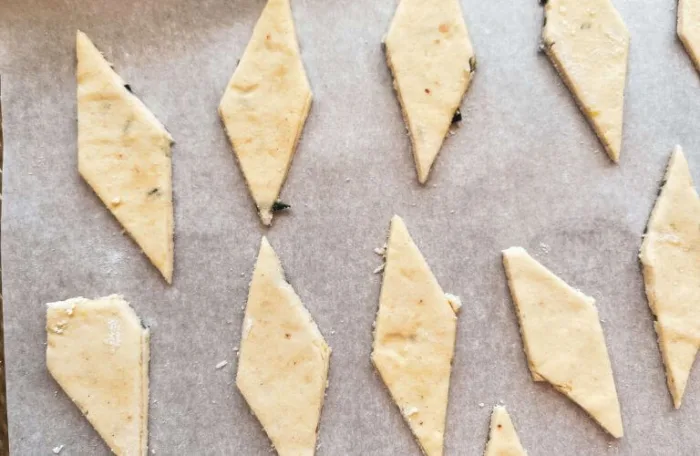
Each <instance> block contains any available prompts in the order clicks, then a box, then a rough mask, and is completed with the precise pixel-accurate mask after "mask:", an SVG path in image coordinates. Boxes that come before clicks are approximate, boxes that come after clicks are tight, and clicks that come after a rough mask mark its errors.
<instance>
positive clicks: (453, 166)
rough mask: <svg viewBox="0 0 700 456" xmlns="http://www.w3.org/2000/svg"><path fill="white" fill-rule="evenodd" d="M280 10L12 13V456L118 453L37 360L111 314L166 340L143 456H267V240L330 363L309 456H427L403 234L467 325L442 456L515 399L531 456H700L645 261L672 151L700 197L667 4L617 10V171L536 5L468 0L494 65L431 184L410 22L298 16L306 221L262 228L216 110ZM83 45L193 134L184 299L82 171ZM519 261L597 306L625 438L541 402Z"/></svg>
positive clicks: (155, 374) (105, 4)
mask: <svg viewBox="0 0 700 456" xmlns="http://www.w3.org/2000/svg"><path fill="white" fill-rule="evenodd" d="M264 4H265V3H264V1H263V0H237V1H235V2H234V1H230V0H204V1H200V2H192V1H186V0H163V1H161V2H157V3H156V2H143V1H136V0H123V1H121V2H114V1H107V0H96V1H94V2H78V1H77V0H64V1H62V2H56V1H49V0H2V1H0V75H1V77H2V109H3V121H4V127H3V133H4V139H5V169H4V176H3V181H4V182H3V187H4V192H3V211H2V212H3V220H2V262H3V264H2V272H3V286H4V289H3V298H4V301H5V309H4V310H5V330H6V355H7V359H6V362H7V382H8V395H7V396H8V402H9V410H10V416H9V421H10V424H9V430H10V438H11V444H12V454H13V455H14V454H17V455H32V456H33V455H35V454H36V455H44V454H51V449H52V448H54V447H57V446H58V445H65V447H64V449H63V450H62V452H61V455H60V456H83V455H91V456H92V455H94V456H107V455H108V454H109V453H108V450H107V448H106V446H105V445H104V444H103V443H102V440H101V439H100V437H99V436H98V435H97V433H96V432H95V431H94V430H93V429H92V428H91V426H90V424H89V423H88V422H87V421H86V420H85V419H84V418H83V417H82V416H81V414H80V411H79V410H78V409H77V407H75V406H74V405H73V404H72V403H71V401H70V399H68V398H67V397H66V396H65V395H63V394H61V393H59V394H57V395H54V392H55V391H57V390H59V387H58V385H57V384H56V383H55V382H54V381H53V380H51V377H50V375H49V373H48V372H47V371H46V367H45V362H44V353H45V347H44V345H43V342H45V336H44V334H45V332H44V323H45V312H46V309H45V307H44V304H45V303H47V302H54V301H61V300H65V299H68V298H71V297H74V296H107V295H110V294H112V293H121V294H123V295H124V296H125V298H126V299H127V300H128V301H129V302H130V303H131V304H132V306H133V308H134V310H135V312H136V313H137V314H138V315H139V316H140V317H141V318H142V319H143V321H144V323H145V324H147V325H149V327H150V334H151V345H150V353H151V363H150V375H149V376H150V383H149V386H150V406H149V451H150V450H151V449H153V450H156V455H173V454H174V455H191V454H203V453H206V454H207V455H212V456H219V455H221V456H227V455H232V454H235V455H256V456H257V455H265V454H269V453H268V451H269V447H270V441H269V439H268V438H267V437H266V436H265V433H264V431H263V429H262V426H261V425H260V423H259V422H258V420H257V419H256V418H255V417H254V416H253V415H252V414H251V413H250V409H249V407H248V406H247V405H246V403H245V401H244V399H243V397H242V396H241V394H240V393H239V392H238V391H237V389H236V387H235V372H236V370H237V358H236V351H235V349H236V348H237V347H238V348H240V340H241V328H242V326H243V315H244V310H243V309H242V306H244V305H245V303H246V298H247V295H248V285H249V283H250V280H251V271H253V267H254V264H255V259H256V256H257V253H258V248H259V245H260V239H261V237H262V236H263V235H265V236H267V237H268V239H269V240H270V244H271V245H273V246H274V248H275V251H276V253H277V254H278V256H279V258H281V259H282V262H283V263H284V270H285V271H286V272H287V274H288V276H287V279H288V280H289V283H290V284H291V285H292V287H293V288H294V289H295V290H296V292H297V294H298V295H299V298H300V299H301V301H302V302H303V303H304V305H305V307H306V308H307V309H308V310H309V313H310V314H311V315H313V318H314V320H315V322H316V323H317V325H318V327H319V329H320V330H321V331H322V333H323V335H324V338H325V339H326V341H327V342H328V345H329V346H331V347H333V356H332V363H331V368H330V371H329V388H328V390H327V396H326V398H325V400H324V406H323V412H322V415H321V426H320V428H319V436H318V442H317V443H318V444H319V445H320V446H319V447H318V451H317V455H318V456H335V455H349V456H360V455H361V456H385V455H387V454H396V455H402V456H404V455H405V456H419V455H420V450H419V447H418V445H416V443H415V441H414V439H413V437H412V435H411V432H410V430H409V429H408V426H406V424H405V423H404V422H403V418H402V416H401V413H400V412H399V410H397V408H396V406H395V405H394V403H393V402H392V399H391V396H390V395H389V394H388V393H387V391H386V387H385V386H384V385H383V384H382V381H381V379H380V377H379V375H378V373H377V371H376V369H374V367H373V366H372V364H371V362H370V353H371V350H372V323H373V322H374V320H375V317H376V312H377V303H378V301H379V292H380V286H381V279H382V277H381V274H373V273H372V271H374V270H375V268H377V267H378V266H379V265H380V264H381V263H382V261H383V260H382V258H381V257H380V256H378V255H376V254H375V253H374V252H373V249H375V248H377V247H381V246H382V245H383V244H384V242H385V241H386V232H387V224H388V222H389V220H390V218H391V216H392V215H393V214H400V215H401V217H402V218H403V219H404V221H405V222H406V225H407V226H408V227H409V229H410V233H411V237H412V238H413V239H414V241H415V243H416V244H417V245H418V246H419V247H420V250H421V252H422V254H423V256H424V257H425V258H426V259H427V260H428V262H429V264H430V267H431V269H432V272H433V273H434V275H435V277H437V278H438V279H439V281H440V286H441V287H442V289H443V290H445V291H449V292H451V293H453V294H455V295H457V296H459V297H460V298H461V299H462V302H463V303H464V305H463V307H462V309H461V310H460V315H459V320H458V322H457V332H456V343H455V355H454V364H453V366H452V375H451V381H450V390H449V405H448V407H447V417H446V421H445V425H446V428H445V452H444V453H445V455H446V456H469V455H478V454H482V453H483V451H484V445H485V442H486V441H487V439H488V430H489V429H488V422H489V417H490V414H491V407H492V406H493V405H494V404H498V403H499V401H500V400H503V402H504V404H505V405H506V406H507V408H508V412H509V413H510V414H511V416H512V417H513V419H514V420H515V424H516V426H517V432H518V435H519V436H520V438H521V439H522V442H523V445H524V446H525V447H526V448H527V450H528V454H531V455H535V456H537V455H539V456H549V455H576V456H600V455H615V456H657V455H663V456H665V455H694V454H700V435H698V432H697V431H698V429H700V376H699V375H697V372H694V373H691V379H695V380H694V381H689V382H688V386H687V389H686V391H685V395H684V399H683V407H681V408H680V409H679V410H673V405H672V403H671V401H670V400H669V395H668V389H667V387H666V380H665V375H664V367H663V363H662V361H661V355H660V353H659V349H658V345H657V343H656V334H655V332H654V328H653V325H652V324H651V321H652V316H651V312H650V310H649V306H648V304H647V300H646V297H645V294H644V285H643V281H642V274H641V271H640V266H639V261H638V259H637V252H638V250H639V245H640V243H641V236H642V233H643V231H644V227H645V225H646V222H647V218H648V217H649V213H650V211H651V209H652V207H653V205H654V201H655V200H656V194H657V190H658V185H659V182H660V181H661V179H662V177H663V175H664V171H665V169H666V165H667V162H668V157H669V152H670V151H671V149H672V148H673V146H674V145H676V144H680V145H681V146H682V147H683V150H684V151H685V156H686V158H687V160H688V163H689V168H690V170H691V172H692V174H693V179H694V181H695V182H696V183H697V182H700V129H699V128H698V126H697V122H694V121H693V119H699V118H700V78H698V74H697V71H696V70H695V68H694V67H693V63H692V61H691V60H690V59H689V58H688V55H687V54H686V53H685V51H684V49H683V46H682V44H681V43H680V42H679V41H678V38H677V35H676V31H675V26H676V5H675V2H672V1H671V2H670V1H668V0H647V1H644V2H640V1H638V0H637V1H634V0H614V4H615V8H616V9H617V10H618V11H619V13H620V16H621V17H622V18H623V19H624V21H625V24H626V25H627V27H628V29H629V32H630V37H631V43H632V44H631V46H630V56H629V72H628V77H627V84H626V87H625V105H624V111H625V112H624V119H625V121H624V132H623V136H624V138H623V144H624V152H623V153H622V155H621V157H620V162H619V164H618V165H613V164H612V163H611V161H610V159H609V158H608V157H607V156H606V155H605V154H604V153H603V152H602V149H601V146H600V144H599V142H598V139H597V138H596V136H595V133H594V132H593V131H592V129H591V128H590V127H589V126H588V125H587V124H586V120H585V118H584V116H582V115H581V114H580V112H579V111H578V108H577V107H576V103H575V102H574V100H573V98H572V97H571V95H570V93H569V92H568V90H567V89H566V87H565V86H564V84H563V83H562V82H561V79H560V78H559V77H558V76H557V73H556V70H555V69H554V68H553V67H552V64H551V63H550V62H549V60H548V59H547V57H546V56H545V55H543V54H541V53H539V52H538V43H539V40H540V37H541V30H542V19H543V11H542V8H541V7H540V6H539V5H538V2H537V1H534V0H527V1H511V2H495V1H492V2H488V1H483V0H462V1H461V6H462V10H463V12H464V17H465V19H466V21H467V22H468V25H469V36H470V39H471V41H472V43H473V46H474V49H476V50H477V53H478V58H479V62H478V69H477V71H476V73H475V77H474V78H473V80H472V82H471V84H470V87H469V92H468V95H467V101H466V102H465V103H464V104H463V107H464V109H463V110H462V117H463V120H462V126H461V127H460V128H459V130H458V132H457V134H455V135H453V136H448V137H447V138H446V139H445V142H444V144H443V146H442V151H441V153H440V158H439V159H438V160H437V161H436V162H435V164H434V166H433V169H432V171H431V176H430V180H429V181H428V184H427V185H426V186H420V185H419V184H418V182H417V180H416V175H415V166H414V163H413V158H412V157H411V154H410V153H408V151H409V150H410V138H409V137H408V136H407V135H406V132H405V127H404V124H403V121H402V118H401V108H400V106H399V103H398V102H397V100H396V95H395V93H394V92H393V90H392V85H391V84H392V79H391V74H390V72H389V69H388V68H387V65H386V59H385V56H384V54H383V53H382V50H381V46H380V43H381V41H382V37H383V35H384V34H385V33H386V31H387V30H388V28H389V24H390V21H391V18H392V16H393V15H394V12H395V10H396V3H395V2H394V1H392V0H389V1H376V0H335V1H332V2H329V1H322V0H292V2H291V5H292V12H293V15H294V20H295V24H296V32H297V37H298V40H299V45H300V49H301V58H302V60H303V62H304V68H305V69H306V73H307V76H308V79H309V85H310V87H312V88H313V93H314V102H313V107H312V109H311V111H310V113H309V117H308V120H307V122H306V125H305V127H304V130H303V133H302V135H301V138H300V139H299V143H298V148H297V151H296V154H295V157H294V164H293V166H292V167H291V168H290V171H289V175H288V177H287V180H286V183H285V186H284V190H283V192H282V195H283V201H284V202H285V203H289V204H291V205H292V207H291V208H290V209H289V210H288V211H286V213H283V212H280V213H278V214H275V221H274V224H273V226H272V227H271V228H269V229H268V228H265V227H263V226H262V225H261V224H260V221H259V218H258V216H257V215H256V208H255V205H254V203H253V201H252V199H251V198H250V195H249V193H248V190H247V188H246V185H245V179H244V178H243V175H242V173H241V171H240V168H239V166H238V165H237V164H236V159H235V157H234V156H233V154H232V152H231V145H230V143H229V141H228V138H227V137H226V132H225V130H224V128H223V126H222V124H221V120H220V118H219V115H218V113H217V107H218V104H219V101H220V100H221V97H222V95H223V91H224V89H225V87H226V84H227V83H228V81H229V80H230V78H231V74H232V72H233V69H234V68H235V66H236V61H237V60H238V59H239V58H241V56H242V55H243V51H244V49H245V46H246V44H247V43H248V41H249V40H250V37H251V34H252V31H253V27H254V25H255V23H256V21H257V20H258V18H259V17H260V13H261V12H262V9H263V7H264ZM76 29H80V30H82V31H84V32H85V33H86V34H88V36H90V38H91V39H92V40H93V41H94V42H95V44H96V45H98V47H99V48H100V50H101V51H103V52H104V53H105V54H106V55H107V56H108V57H109V60H110V61H111V62H113V63H114V65H115V68H116V69H117V71H118V72H119V74H120V76H121V77H122V78H123V79H124V80H125V81H127V82H128V83H129V84H130V86H131V88H132V90H133V91H134V94H135V95H136V96H137V97H139V99H141V100H142V101H143V103H144V104H145V105H146V106H148V108H149V110H150V111H151V112H153V114H154V115H155V116H156V118H158V120H160V121H161V122H162V123H163V125H164V126H165V127H166V128H167V130H168V131H169V132H170V133H171V134H172V136H173V138H175V141H176V142H175V143H174V144H173V146H172V165H173V180H172V182H173V198H174V215H175V220H174V227H175V263H174V264H175V270H174V273H173V285H172V286H168V285H167V284H166V283H165V281H164V280H163V279H162V278H161V277H160V273H159V272H158V270H157V269H156V268H154V267H153V266H152V265H151V264H150V262H149V260H148V258H146V257H145V256H144V255H143V254H141V253H140V252H139V249H138V247H137V246H136V244H135V243H134V242H132V241H130V240H129V239H128V238H125V237H124V235H122V234H121V229H122V228H121V226H120V225H119V223H118V222H117V221H116V220H115V219H114V217H113V216H112V215H111V214H110V213H109V211H107V210H106V209H105V208H104V205H103V204H102V202H101V201H100V200H99V198H98V197H97V196H95V195H94V193H93V192H92V190H90V188H89V187H88V185H87V184H85V182H83V181H82V180H81V179H80V177H79V175H78V172H77V153H76V151H77V146H76V140H77V136H76V118H75V113H76V105H75V104H76V92H75V90H76V88H75V44H74V42H75V33H76ZM513 245H519V246H522V247H523V248H525V249H527V251H528V252H530V254H531V255H532V256H533V257H534V258H535V259H537V261H539V262H541V263H542V264H545V265H547V268H549V269H550V270H552V271H555V272H556V273H557V275H559V276H560V277H565V278H567V279H568V280H569V281H570V282H571V283H575V285H576V286H577V287H579V288H581V290H584V291H585V292H586V293H587V294H589V295H591V296H592V297H593V298H595V300H596V307H597V308H598V312H599V314H600V318H601V323H602V326H603V331H604V332H605V335H606V345H607V348H608V353H609V355H610V362H611V364H612V368H613V371H614V373H615V380H616V384H617V387H618V395H619V400H620V404H621V406H622V414H623V416H622V419H623V422H624V424H625V436H624V438H622V439H619V440H615V439H613V438H611V437H608V435H607V434H606V433H605V431H603V430H602V429H601V428H600V426H598V425H597V424H596V423H595V422H594V421H593V420H592V419H590V418H589V417H588V416H587V415H586V413H585V412H584V411H583V410H581V409H580V408H579V407H578V406H576V405H575V404H573V403H571V401H569V400H568V399H567V398H566V397H564V396H563V395H561V394H559V393H558V392H557V391H555V390H554V388H552V387H551V386H549V385H540V384H538V383H535V382H533V381H532V379H531V376H530V373H529V371H528V367H527V361H526V358H525V356H524V355H523V352H522V341H521V339H520V334H519V329H518V321H517V316H516V314H515V312H514V311H513V303H512V302H511V299H510V296H509V292H508V286H507V283H506V279H505V276H504V272H503V266H502V264H501V253H500V252H501V251H502V250H503V249H506V248H508V247H510V246H513ZM224 360H226V361H227V362H228V364H227V365H225V366H223V367H221V368H220V369H217V368H216V365H217V364H219V363H221V362H222V361H224ZM480 403H483V404H485V405H484V407H479V404H480ZM608 445H610V448H609V447H608ZM202 449H205V450H206V451H202Z"/></svg>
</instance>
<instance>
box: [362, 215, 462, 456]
mask: <svg viewBox="0 0 700 456" xmlns="http://www.w3.org/2000/svg"><path fill="white" fill-rule="evenodd" d="M456 330H457V316H456V314H455V310H453V307H452V305H451V304H450V302H449V300H448V298H447V296H446V295H445V293H444V292H443V291H442V289H441V288H440V285H439V284H438V282H437V280H436V279H435V276H433V273H432V272H431V271H430V268H429V267H428V264H427V263H426V262H425V259H424V258H423V255H422V254H421V253H420V251H419V250H418V247H416V245H415V244H414V243H413V240H412V239H411V236H410V235H409V234H408V230H407V229H406V225H404V222H403V220H401V218H400V217H398V216H396V215H395V216H394V217H393V218H392V219H391V227H390V229H389V240H388V242H387V249H386V267H385V268H384V281H383V284H382V291H381V294H380V297H379V311H378V312H377V321H376V325H375V330H374V347H373V351H372V362H373V363H374V365H375V366H376V368H377V370H378V371H379V374H380V375H381V377H382V380H383V381H384V383H385V384H386V386H387V388H388V389H389V392H390V393H391V397H392V398H393V400H394V402H395V403H396V405H397V406H398V407H399V409H400V410H401V413H402V415H403V417H404V419H405V420H406V422H407V423H408V425H409V427H410V428H411V431H412V432H413V435H414V436H415V437H416V440H417V441H418V444H419V445H420V447H421V449H422V450H423V453H424V454H426V455H428V456H436V455H441V454H442V452H443V441H444V434H445V415H446V412H447V399H448V391H449V388H450V372H451V369H452V357H453V355H454V346H455V335H456Z"/></svg>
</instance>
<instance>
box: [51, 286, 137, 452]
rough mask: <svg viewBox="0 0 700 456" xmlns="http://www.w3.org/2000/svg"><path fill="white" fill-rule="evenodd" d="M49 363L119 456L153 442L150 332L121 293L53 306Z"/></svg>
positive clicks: (65, 387) (55, 303) (70, 394)
mask: <svg viewBox="0 0 700 456" xmlns="http://www.w3.org/2000/svg"><path fill="white" fill-rule="evenodd" d="M46 335H47V336H46V339H47V341H46V365H47V367H48V369H49V372H50V373H51V376H52V377H53V378H54V379H55V380H56V382H58V384H59V385H60V386H61V388H62V389H63V391H65V393H66V394H67V395H68V396H69V397H70V398H71V400H72V401H73V402H74V403H75V405H77V406H78V408H79V409H80V411H81V412H82V413H83V415H85V418H87V419H88V421H89V422H90V424H92V426H93V427H94V428H95V430H96V431H97V433H98V434H99V435H100V436H101V437H102V439H103V440H104V441H105V443H106V444H107V445H108V446H109V448H110V449H111V450H112V451H113V452H114V453H115V454H116V455H118V456H145V455H146V448H147V446H148V362H149V340H150V335H149V331H148V329H147V328H144V327H143V326H142V325H141V320H140V319H139V317H138V316H137V315H136V312H134V310H133V309H132V308H131V307H130V306H129V303H127V302H126V301H125V300H124V299H123V298H122V297H121V296H118V295H112V296H107V297H104V298H98V299H94V300H90V299H85V298H73V299H69V300H67V301H62V302H54V303H50V304H47V309H46Z"/></svg>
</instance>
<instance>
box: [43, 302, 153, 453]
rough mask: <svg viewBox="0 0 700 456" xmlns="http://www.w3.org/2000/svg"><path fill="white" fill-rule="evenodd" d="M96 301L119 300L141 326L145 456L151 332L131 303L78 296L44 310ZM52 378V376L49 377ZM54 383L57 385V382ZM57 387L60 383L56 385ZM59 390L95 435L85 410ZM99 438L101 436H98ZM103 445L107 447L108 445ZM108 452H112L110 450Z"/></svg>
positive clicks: (144, 448)
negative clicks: (88, 424)
mask: <svg viewBox="0 0 700 456" xmlns="http://www.w3.org/2000/svg"><path fill="white" fill-rule="evenodd" d="M98 299H119V300H121V301H123V302H125V303H126V305H127V306H128V307H129V309H130V310H131V312H132V314H133V315H134V317H136V319H137V320H138V322H139V323H140V325H141V329H142V330H141V349H142V350H141V386H142V388H143V389H142V390H141V408H142V412H143V416H142V417H141V429H140V434H139V447H140V448H141V454H143V455H145V454H146V453H147V452H148V437H149V434H148V419H149V418H148V417H149V415H148V406H149V397H150V388H149V378H150V377H149V372H150V368H151V347H150V342H151V330H150V328H149V327H148V326H146V325H145V324H144V323H143V320H142V319H141V317H139V315H138V314H137V313H136V310H135V309H134V308H133V307H132V306H131V303H130V302H128V301H127V300H126V299H124V296H123V295H121V294H111V295H107V296H102V297H99V298H94V299H88V298H84V297H82V296H78V297H75V298H69V299H66V300H65V301H54V302H49V303H47V304H46V308H47V310H48V309H64V308H66V309H67V308H70V307H71V306H73V305H75V304H79V303H81V304H82V303H85V302H90V301H96V300H98ZM51 377H52V378H53V375H51ZM54 381H55V382H56V383H58V380H55V379H54ZM58 384H59V386H61V385H60V383H58ZM61 389H62V390H63V392H64V394H66V396H68V398H69V399H70V400H71V402H72V403H73V404H74V405H75V406H76V408H77V409H78V410H80V413H81V414H82V415H83V417H84V418H85V419H87V421H88V422H89V423H90V426H92V428H93V429H95V433H97V430H96V429H97V428H96V427H95V425H94V423H93V422H92V419H91V417H90V416H89V415H88V414H86V413H85V410H83V408H82V407H81V406H80V405H79V404H78V403H77V402H75V401H74V400H73V398H72V397H70V395H68V394H67V393H66V392H65V390H64V389H63V386H61ZM100 438H101V436H100ZM102 440H103V441H104V439H102ZM105 445H106V446H108V447H109V445H107V444H106V442H105ZM110 450H113V449H112V448H110Z"/></svg>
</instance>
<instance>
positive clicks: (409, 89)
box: [384, 0, 476, 183]
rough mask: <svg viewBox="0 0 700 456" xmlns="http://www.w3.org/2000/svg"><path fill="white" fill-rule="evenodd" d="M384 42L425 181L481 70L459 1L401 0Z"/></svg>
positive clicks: (418, 170) (420, 170)
mask: <svg viewBox="0 0 700 456" xmlns="http://www.w3.org/2000/svg"><path fill="white" fill-rule="evenodd" d="M384 44H385V46H386V48H385V50H386V60H387V63H388V65H389V68H390V69H391V73H392V75H393V77H394V88H395V89H396V94H397V96H398V98H399V102H400V103H401V110H402V112H403V117H404V121H405V122H406V126H407V127H408V132H409V135H410V137H411V144H412V148H413V158H414V160H415V163H416V171H417V173H418V180H419V181H420V183H425V182H426V181H427V180H428V175H429V173H430V169H431V168H432V166H433V162H434V161H435V158H436V157H437V155H438V152H440V148H441V147H442V143H443V141H444V139H445V135H447V132H448V131H449V128H450V124H451V123H452V122H453V120H454V121H458V120H459V119H461V113H460V112H459V105H460V103H461V102H462V97H464V93H465V92H466V91H467V88H468V87H469V82H470V81H471V78H472V73H473V72H474V71H475V70H476V57H475V56H474V51H473V49H472V44H471V41H470V40H469V34H468V32H467V26H466V24H465V23H464V17H463V15H462V8H461V7H460V4H459V0H401V1H400V3H399V5H398V7H397V8H396V13H395V15H394V19H393V20H392V22H391V25H390V27H389V32H388V33H387V35H386V39H385V42H384Z"/></svg>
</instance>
